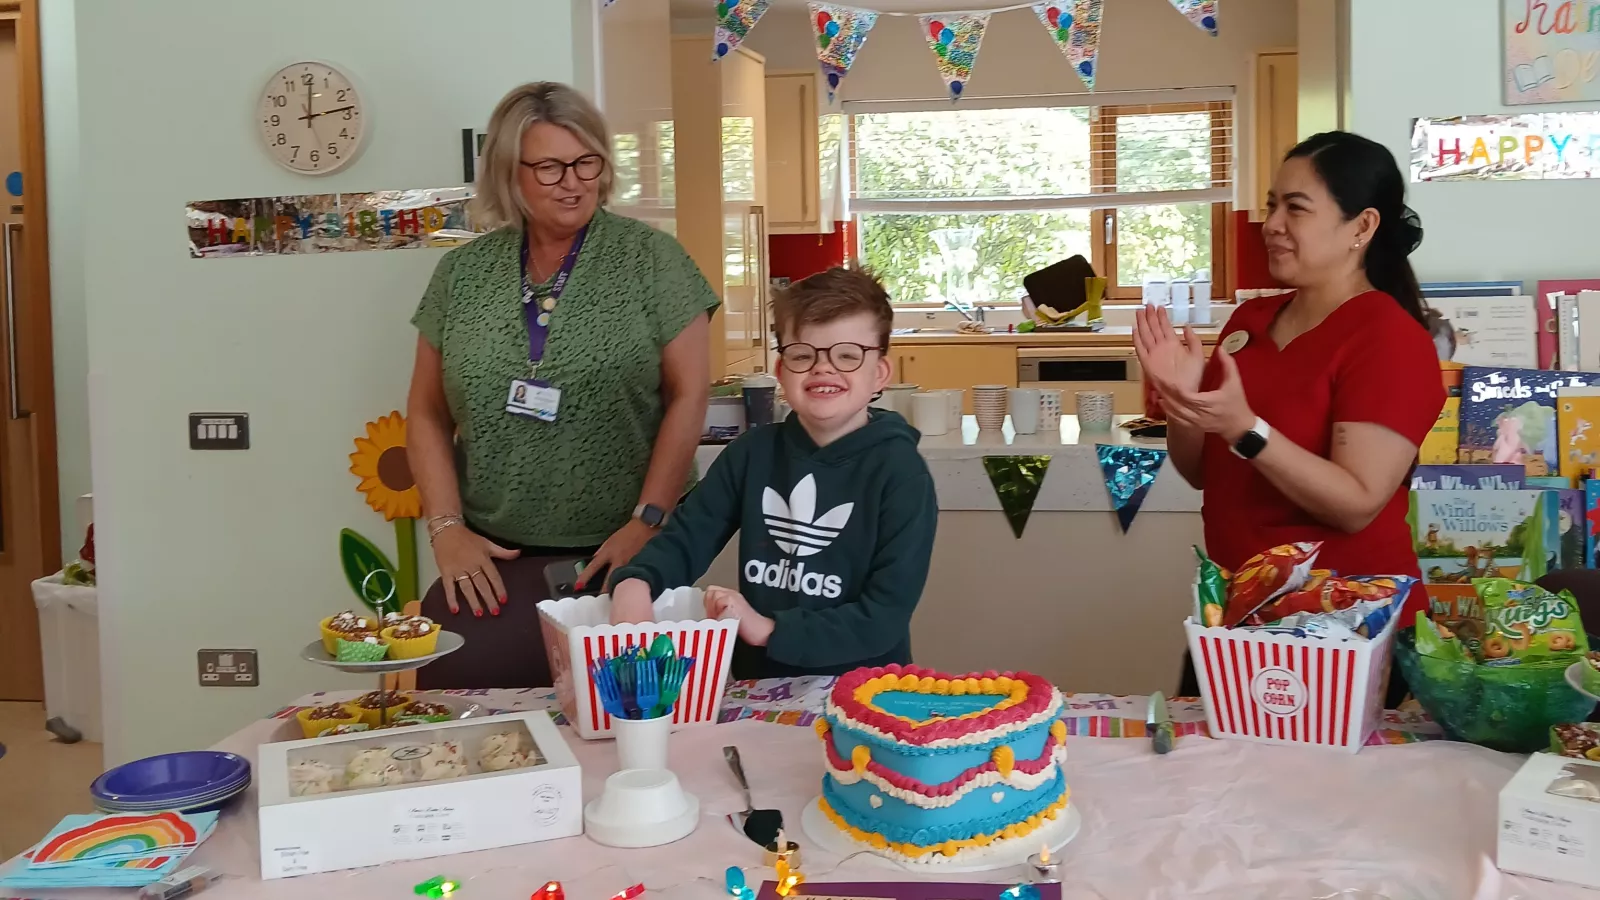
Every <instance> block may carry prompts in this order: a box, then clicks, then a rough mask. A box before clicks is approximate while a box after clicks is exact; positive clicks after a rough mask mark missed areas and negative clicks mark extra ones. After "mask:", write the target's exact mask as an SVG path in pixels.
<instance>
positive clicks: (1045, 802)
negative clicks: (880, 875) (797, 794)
mask: <svg viewBox="0 0 1600 900" xmlns="http://www.w3.org/2000/svg"><path fill="white" fill-rule="evenodd" d="M839 788H840V786H839V785H837V784H835V783H834V782H833V779H832V778H831V777H828V778H824V779H823V780H822V798H823V799H824V800H826V801H827V802H828V804H829V805H830V806H832V807H833V809H834V811H835V812H837V813H838V814H839V816H840V817H841V818H843V819H844V820H845V821H846V822H848V823H850V825H851V826H853V827H855V828H859V829H861V830H862V831H865V832H869V833H872V834H881V835H883V836H884V837H885V838H887V839H888V840H889V841H890V842H891V843H896V844H914V845H916V846H919V847H928V846H932V845H935V844H942V843H944V842H945V841H964V840H967V839H969V838H975V837H977V836H979V835H984V834H995V833H996V832H999V831H1002V830H1004V829H1005V827H1006V826H1007V825H1011V824H1014V823H1016V822H1021V821H1023V820H1025V819H1027V818H1029V817H1030V816H1035V815H1038V814H1039V813H1041V812H1044V811H1045V810H1046V809H1048V808H1050V806H1051V805H1052V804H1054V803H1055V802H1056V801H1057V800H1060V799H1061V795H1062V793H1063V792H1065V791H1066V789H1067V781H1066V775H1065V773H1064V772H1062V771H1061V770H1059V769H1057V770H1056V775H1055V778H1053V779H1051V780H1050V781H1048V782H1046V783H1045V785H1044V786H1043V787H1041V788H1040V789H1038V790H1036V791H1030V792H1028V793H1027V794H1025V795H1024V796H1026V797H1027V798H1028V801H1027V803H1026V804H1024V805H1023V806H1021V807H1014V808H1013V809H1012V810H1011V811H1009V812H1006V813H995V814H993V815H988V816H983V817H980V818H973V819H967V820H965V821H945V822H943V823H939V822H936V821H935V817H933V816H930V817H929V818H928V819H927V821H926V824H923V825H920V826H918V825H915V824H912V825H907V824H901V823H897V822H888V821H885V820H884V819H883V818H882V817H880V816H878V815H877V813H878V812H881V810H873V811H872V812H871V813H870V814H868V813H863V812H862V811H861V810H860V809H858V808H856V807H855V806H852V805H850V804H849V803H848V802H846V801H845V800H844V799H843V797H842V795H841V791H840V790H839ZM888 805H889V804H888V798H885V802H884V806H885V807H886V808H887V807H888ZM923 812H927V813H937V812H943V810H923Z"/></svg>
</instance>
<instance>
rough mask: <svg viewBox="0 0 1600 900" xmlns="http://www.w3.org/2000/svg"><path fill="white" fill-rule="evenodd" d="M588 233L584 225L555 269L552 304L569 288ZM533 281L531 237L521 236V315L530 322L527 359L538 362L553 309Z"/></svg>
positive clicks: (536, 364)
mask: <svg viewBox="0 0 1600 900" xmlns="http://www.w3.org/2000/svg"><path fill="white" fill-rule="evenodd" d="M588 234H589V226H587V225H585V226H584V227H583V229H582V230H581V231H579V232H578V236H577V237H575V238H573V239H572V247H571V249H569V250H567V255H566V257H565V258H563V259H562V260H561V268H559V269H557V270H556V279H555V281H554V282H552V283H551V285H550V296H549V301H550V302H549V306H550V308H551V309H554V308H555V302H556V301H557V300H560V299H561V292H562V291H563V290H565V289H566V286H567V281H568V279H570V278H571V277H572V270H573V268H574V267H576V266H577V265H578V251H580V250H582V249H583V239H584V238H585V237H587V236H588ZM533 287H534V286H533V282H532V281H531V280H529V278H528V239H527V237H526V236H524V237H523V239H522V317H523V319H524V320H526V321H527V323H528V362H529V364H531V365H533V366H538V365H539V363H540V362H541V361H542V360H543V359H544V345H545V343H546V342H548V341H549V340H550V310H546V309H541V308H540V304H539V302H538V300H537V298H536V297H535V296H534V289H533Z"/></svg>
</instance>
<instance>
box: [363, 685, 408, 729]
mask: <svg viewBox="0 0 1600 900" xmlns="http://www.w3.org/2000/svg"><path fill="white" fill-rule="evenodd" d="M413 699H415V698H413V697H412V696H411V695H410V694H402V693H400V692H399V691H368V692H367V693H365V694H362V695H361V696H359V697H357V698H356V699H355V700H352V701H351V703H353V704H355V706H356V708H357V709H359V710H361V721H362V722H364V723H366V724H367V725H369V726H371V727H373V728H377V727H378V726H380V725H382V724H383V722H384V717H383V715H382V713H383V704H384V702H385V701H387V702H388V704H389V714H388V716H387V719H388V720H389V721H393V720H394V719H395V718H396V717H398V716H399V715H400V712H401V710H403V709H405V708H406V707H407V706H410V705H411V701H412V700H413Z"/></svg>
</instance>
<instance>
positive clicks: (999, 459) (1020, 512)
mask: <svg viewBox="0 0 1600 900" xmlns="http://www.w3.org/2000/svg"><path fill="white" fill-rule="evenodd" d="M983 470H984V471H985V472H987V473H989V484H991V485H993V486H994V495H995V498H996V499H998V500H999V501H1000V509H1001V511H1002V512H1004V513H1005V514H1006V521H1007V522H1010V523H1011V532H1012V534H1015V535H1016V536H1017V537H1018V539H1020V538H1021V537H1022V530H1023V529H1024V528H1027V527H1028V517H1029V516H1030V515H1032V514H1033V501H1035V500H1037V499H1039V488H1041V487H1043V486H1044V476H1045V473H1046V472H1048V471H1050V457H1048V456H985V457H984V458H983Z"/></svg>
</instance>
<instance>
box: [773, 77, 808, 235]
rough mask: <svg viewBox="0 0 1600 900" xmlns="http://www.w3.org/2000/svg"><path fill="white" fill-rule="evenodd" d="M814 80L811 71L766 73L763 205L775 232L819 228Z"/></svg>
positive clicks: (797, 231)
mask: <svg viewBox="0 0 1600 900" xmlns="http://www.w3.org/2000/svg"><path fill="white" fill-rule="evenodd" d="M819 162H820V151H819V149H818V146H817V78H816V74H815V73H814V72H810V71H807V72H785V73H782V74H774V75H768V76H767V174H768V179H767V200H768V203H767V206H768V211H767V212H768V216H769V217H770V218H771V229H772V232H773V233H774V234H793V233H802V234H803V233H809V232H814V231H816V230H817V228H818V225H817V223H818V222H819V221H820V220H821V218H822V213H821V212H820V211H819V210H818V209H817V206H818V204H819V203H820V201H821V197H822V192H821V190H820V188H819V187H818V184H817V166H818V163H819Z"/></svg>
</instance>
